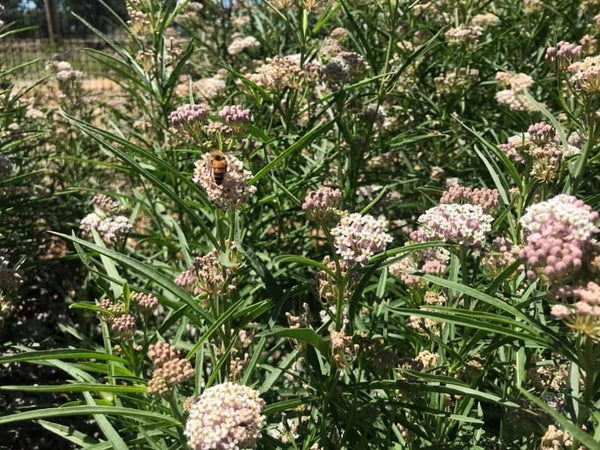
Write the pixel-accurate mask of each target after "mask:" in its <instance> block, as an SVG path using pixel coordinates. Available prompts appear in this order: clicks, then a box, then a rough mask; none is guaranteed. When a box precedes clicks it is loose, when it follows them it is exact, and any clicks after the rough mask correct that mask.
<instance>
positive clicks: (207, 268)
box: [175, 244, 236, 306]
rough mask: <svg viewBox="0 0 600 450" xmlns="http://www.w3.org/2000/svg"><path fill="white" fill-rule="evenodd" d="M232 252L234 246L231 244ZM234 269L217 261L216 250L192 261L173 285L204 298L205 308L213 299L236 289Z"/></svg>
mask: <svg viewBox="0 0 600 450" xmlns="http://www.w3.org/2000/svg"><path fill="white" fill-rule="evenodd" d="M231 247H232V252H235V245H234V244H231ZM235 270H236V269H235V267H225V266H223V265H222V264H221V263H220V261H219V254H218V252H217V250H213V251H211V252H210V253H207V254H206V255H204V256H202V257H198V258H196V259H194V264H193V265H192V267H191V268H190V269H188V270H186V271H185V272H183V273H182V274H181V275H179V277H177V279H176V280H175V283H176V284H178V285H179V286H181V287H183V288H188V289H189V290H190V291H191V292H192V293H193V295H204V296H206V302H207V306H210V304H211V303H210V302H211V300H212V299H214V298H215V297H218V296H221V295H226V294H228V293H230V292H232V291H234V290H235V288H236V279H235V277H234V275H235Z"/></svg>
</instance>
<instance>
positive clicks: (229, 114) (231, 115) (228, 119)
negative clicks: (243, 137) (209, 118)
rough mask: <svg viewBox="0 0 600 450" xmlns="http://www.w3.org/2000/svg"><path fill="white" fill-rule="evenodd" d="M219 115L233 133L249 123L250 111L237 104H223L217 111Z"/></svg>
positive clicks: (238, 131)
mask: <svg viewBox="0 0 600 450" xmlns="http://www.w3.org/2000/svg"><path fill="white" fill-rule="evenodd" d="M219 117H220V118H221V120H222V121H223V122H224V123H225V124H227V126H229V127H231V129H232V130H233V132H234V133H238V134H239V133H240V132H242V131H243V130H245V128H246V125H247V124H249V123H250V119H251V118H252V112H251V111H250V110H249V109H244V108H242V107H241V106H239V105H232V106H225V107H223V109H221V111H219Z"/></svg>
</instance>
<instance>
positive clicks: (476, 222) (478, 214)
mask: <svg viewBox="0 0 600 450" xmlns="http://www.w3.org/2000/svg"><path fill="white" fill-rule="evenodd" d="M493 221H494V218H493V217H492V216H490V215H488V214H485V213H484V211H483V208H482V207H481V206H477V205H471V204H463V205H460V204H449V205H446V204H442V205H439V206H435V207H433V208H430V209H428V210H427V211H426V212H425V214H423V215H421V216H420V217H419V219H418V222H419V224H420V225H421V230H422V232H423V233H424V237H425V241H434V240H437V239H440V240H443V241H447V242H455V243H458V244H461V245H465V246H468V247H474V248H481V247H482V246H483V244H484V242H485V239H486V235H487V234H488V233H489V232H490V231H491V230H492V222H493ZM413 240H414V239H413Z"/></svg>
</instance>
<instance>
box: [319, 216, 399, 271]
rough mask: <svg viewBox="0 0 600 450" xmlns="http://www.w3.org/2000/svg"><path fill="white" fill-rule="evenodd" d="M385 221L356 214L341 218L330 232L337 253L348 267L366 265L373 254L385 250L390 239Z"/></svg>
mask: <svg viewBox="0 0 600 450" xmlns="http://www.w3.org/2000/svg"><path fill="white" fill-rule="evenodd" d="M386 229H387V221H386V220H384V219H375V218H374V217H373V216H371V215H369V214H366V215H364V216H363V215H361V214H358V213H354V214H350V215H348V216H346V217H342V219H341V220H340V222H339V224H338V226H337V227H335V228H333V229H332V230H331V235H332V236H333V237H334V245H335V247H336V249H337V253H338V254H339V255H340V256H341V257H342V259H344V260H345V261H347V262H348V264H350V265H354V264H360V265H363V266H364V265H367V264H368V262H369V259H370V258H371V257H372V256H373V255H374V254H375V253H379V252H382V251H384V250H385V248H386V246H387V244H388V243H390V242H392V240H393V239H392V237H391V236H390V235H389V234H387V233H386Z"/></svg>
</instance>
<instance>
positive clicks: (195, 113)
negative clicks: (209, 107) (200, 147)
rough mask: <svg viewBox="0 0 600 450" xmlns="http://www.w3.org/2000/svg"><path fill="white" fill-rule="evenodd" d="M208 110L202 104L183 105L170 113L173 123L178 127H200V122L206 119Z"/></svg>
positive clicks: (193, 128)
mask: <svg viewBox="0 0 600 450" xmlns="http://www.w3.org/2000/svg"><path fill="white" fill-rule="evenodd" d="M206 115H207V113H206V110H205V109H204V108H203V107H202V106H200V105H183V106H180V107H179V108H177V109H176V110H175V111H173V112H172V113H171V115H170V119H171V124H172V125H173V126H174V127H176V128H185V127H189V128H191V129H192V130H195V129H197V128H198V124H200V123H202V122H204V120H205V119H206Z"/></svg>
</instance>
